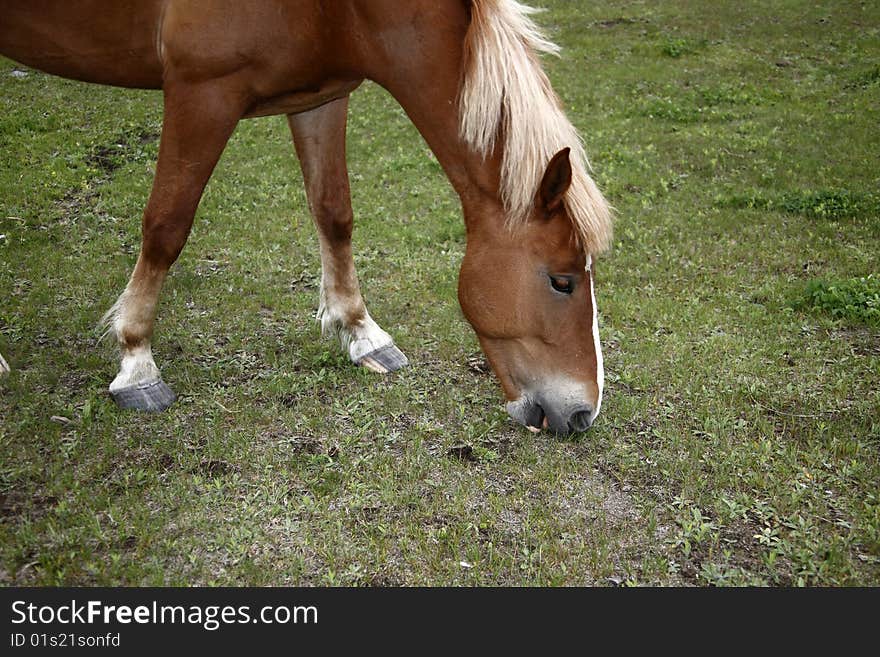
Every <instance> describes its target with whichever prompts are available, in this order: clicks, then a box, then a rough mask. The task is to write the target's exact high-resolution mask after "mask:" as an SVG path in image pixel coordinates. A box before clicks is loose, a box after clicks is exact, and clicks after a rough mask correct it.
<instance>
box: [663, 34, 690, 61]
mask: <svg viewBox="0 0 880 657" xmlns="http://www.w3.org/2000/svg"><path fill="white" fill-rule="evenodd" d="M694 50H695V48H694V44H693V43H692V42H691V41H690V40H688V39H675V38H673V37H666V38H665V39H664V40H663V42H662V43H661V44H660V52H662V53H663V54H664V55H666V56H667V57H672V58H674V59H677V58H679V57H681V56H682V55H688V54H690V53H692V52H694Z"/></svg>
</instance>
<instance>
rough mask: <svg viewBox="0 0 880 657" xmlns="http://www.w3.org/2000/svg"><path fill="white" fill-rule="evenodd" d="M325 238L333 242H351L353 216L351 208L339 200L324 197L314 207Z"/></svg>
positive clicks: (314, 212)
mask: <svg viewBox="0 0 880 657" xmlns="http://www.w3.org/2000/svg"><path fill="white" fill-rule="evenodd" d="M312 213H313V214H314V215H315V220H316V221H317V223H318V226H319V227H320V229H321V232H322V233H323V234H324V236H325V237H326V238H327V239H328V240H329V241H331V242H350V241H351V232H352V224H353V223H354V222H353V216H352V211H351V206H350V205H348V204H347V203H345V202H343V201H341V200H340V199H339V198H331V197H324V198H322V199H321V200H320V201H318V202H317V203H315V204H314V205H313V207H312Z"/></svg>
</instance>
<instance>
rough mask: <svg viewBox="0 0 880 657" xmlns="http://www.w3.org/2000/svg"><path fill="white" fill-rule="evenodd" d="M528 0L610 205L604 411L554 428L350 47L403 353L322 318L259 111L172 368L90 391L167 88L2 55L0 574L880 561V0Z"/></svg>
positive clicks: (302, 222)
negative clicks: (392, 365)
mask: <svg viewBox="0 0 880 657" xmlns="http://www.w3.org/2000/svg"><path fill="white" fill-rule="evenodd" d="M544 4H545V5H546V6H547V7H548V11H547V12H546V13H544V14H542V15H540V16H539V17H538V21H539V22H540V23H541V24H542V25H544V26H545V27H546V28H547V29H548V31H549V33H550V34H551V35H552V37H553V38H554V39H555V40H557V41H558V42H559V43H560V44H561V45H562V46H563V47H564V51H563V56H562V58H561V59H558V60H557V59H548V60H546V66H547V70H548V72H549V74H550V76H551V79H552V80H553V83H554V85H555V87H556V89H557V91H558V92H559V94H560V95H561V97H562V98H563V100H564V102H565V104H566V106H567V109H568V112H569V115H570V117H571V118H572V120H573V121H574V122H575V124H576V125H577V126H578V127H579V129H580V130H581V131H582V134H583V136H584V139H585V141H586V144H587V149H588V152H589V154H590V156H591V160H592V162H593V165H594V168H595V175H596V177H597V179H598V181H599V182H600V184H601V187H602V188H603V189H604V191H605V192H606V193H607V196H608V197H609V199H610V201H611V202H612V203H613V204H614V206H615V207H616V208H617V216H618V218H617V222H616V240H615V245H614V248H613V251H612V252H611V253H610V254H608V255H607V256H606V257H604V258H602V259H601V260H600V261H599V262H598V265H597V295H598V300H599V308H600V311H601V327H602V342H603V344H604V348H605V358H606V369H607V392H606V397H605V400H604V405H603V411H602V414H601V416H600V417H599V420H598V422H597V424H596V426H595V427H594V428H593V429H592V430H591V431H590V432H589V433H587V434H585V435H583V436H579V437H576V438H574V439H569V440H560V439H557V438H554V437H553V436H551V435H548V434H547V433H542V434H539V435H535V436H533V435H532V434H530V433H528V432H527V431H525V430H524V429H521V428H518V427H516V426H514V425H513V424H512V423H511V422H510V421H509V420H508V419H507V417H506V414H505V413H504V410H503V408H502V398H501V393H500V389H499V387H498V386H497V384H496V382H495V380H494V378H493V377H492V376H491V375H490V374H487V371H486V370H487V368H486V365H485V362H484V360H483V358H482V356H481V355H480V352H479V349H478V345H477V342H476V340H475V337H474V335H473V333H472V331H471V330H470V328H469V327H468V326H467V324H466V323H465V322H464V320H463V319H462V317H461V315H460V311H459V309H458V305H457V301H456V295H455V290H456V279H457V270H458V264H459V262H460V260H461V257H462V254H463V249H464V229H463V225H462V221H461V218H460V210H459V205H458V201H457V198H456V197H455V196H454V194H453V192H452V191H451V189H450V187H449V185H448V183H447V182H446V180H445V178H444V176H443V174H442V172H441V170H440V168H439V166H438V165H437V163H436V161H435V160H434V159H433V158H432V157H431V155H430V153H429V152H428V150H427V148H426V147H425V145H424V143H423V142H422V141H421V138H420V137H419V136H418V134H417V132H416V131H415V130H414V128H413V127H412V125H411V124H410V123H409V121H408V120H407V118H406V117H405V115H404V113H403V112H402V111H401V110H400V108H399V107H398V106H397V105H396V103H395V102H394V101H393V100H392V99H391V98H390V97H389V96H388V95H387V94H386V93H385V92H384V91H383V90H381V89H380V88H378V87H376V86H375V85H371V84H366V85H364V87H363V88H361V89H360V90H359V91H357V92H356V93H355V94H354V96H353V102H352V110H351V118H350V125H349V150H350V157H349V162H350V170H351V175H352V184H353V194H354V205H355V213H356V217H357V224H356V233H355V246H356V261H357V265H358V267H359V271H360V274H361V280H362V286H363V289H364V294H365V297H366V299H367V303H368V306H369V308H370V310H371V312H372V314H373V316H374V317H376V319H377V320H378V321H379V322H380V323H381V324H382V325H383V327H384V328H385V329H386V330H388V331H389V332H390V333H392V334H393V335H394V336H395V338H396V340H397V343H398V344H399V345H400V346H401V348H402V349H403V350H404V351H405V352H406V353H407V355H408V356H409V358H410V360H411V363H412V365H411V367H409V368H408V369H406V370H405V371H403V372H401V373H399V374H397V375H394V376H391V377H388V378H384V379H383V378H377V377H376V376H375V375H373V374H371V373H370V372H367V371H364V370H362V369H357V368H354V367H352V366H351V365H350V364H349V363H348V362H347V360H346V358H344V357H343V356H342V354H341V352H340V351H339V349H338V348H337V347H336V345H335V344H333V343H332V342H330V341H329V340H326V339H321V337H320V334H319V329H318V326H317V325H316V323H315V322H314V321H313V315H314V313H315V310H316V305H317V284H318V280H319V260H318V249H317V241H316V238H315V234H314V231H313V228H312V226H311V220H310V218H309V215H308V212H307V208H306V202H305V197H304V193H303V190H302V184H301V178H300V174H299V169H298V165H297V163H296V161H295V157H294V154H293V149H292V147H291V145H290V141H289V135H288V133H287V128H286V125H285V122H284V120H283V119H281V118H278V117H275V118H269V119H259V120H253V121H247V122H243V123H242V124H241V125H240V127H239V129H238V131H237V132H236V134H235V136H234V138H233V139H232V142H231V143H230V145H229V147H228V149H227V150H226V153H225V155H224V157H223V159H222V161H221V163H220V165H219V167H218V169H217V171H216V173H215V175H214V177H213V179H212V182H211V184H210V185H209V188H208V191H207V194H206V196H205V198H204V200H203V202H202V205H201V208H200V210H199V214H198V217H197V219H196V222H195V228H194V231H193V234H192V236H191V238H190V240H189V244H188V246H187V248H186V250H185V251H184V253H183V256H182V257H181V259H180V261H179V262H178V264H177V265H176V266H175V268H174V269H173V274H172V276H171V277H170V279H169V281H168V283H167V285H166V288H165V292H164V295H163V298H162V302H161V306H160V310H159V318H158V325H157V334H156V339H155V343H154V348H155V352H156V357H157V362H158V363H159V365H160V367H161V368H162V370H163V374H164V377H165V380H166V381H167V382H169V384H171V385H172V386H173V387H174V388H175V389H176V391H177V392H178V393H179V394H180V400H179V401H178V403H177V404H176V405H175V406H174V407H173V409H172V410H170V411H169V412H167V413H165V414H161V415H139V414H132V413H128V412H120V411H119V410H117V409H116V407H115V406H114V405H113V403H112V402H111V400H110V399H109V397H108V395H107V392H106V388H107V385H108V384H109V382H110V380H111V379H112V378H113V376H114V374H115V371H116V355H115V351H114V348H113V347H112V345H110V344H108V343H103V342H99V340H98V331H97V330H96V328H95V327H96V325H97V323H98V320H99V319H100V317H101V315H102V314H103V312H104V311H105V310H106V309H107V308H108V307H109V306H110V305H111V304H112V302H113V301H114V299H115V298H116V296H117V295H118V294H119V292H120V291H121V290H122V288H123V286H124V284H125V281H126V279H127V277H128V274H129V272H130V270H131V268H132V266H133V264H134V261H135V258H136V255H137V250H138V246H139V239H140V238H139V223H140V214H141V209H142V206H143V204H144V202H145V199H146V196H147V193H148V190H149V186H150V182H151V176H152V171H153V166H154V163H155V157H156V152H157V137H158V134H159V130H160V125H161V124H160V121H161V115H160V107H161V96H160V94H159V93H155V92H139V91H129V90H119V89H111V88H102V87H95V86H90V85H85V84H80V83H76V82H70V81H65V80H60V79H57V78H53V77H50V76H46V75H43V74H40V73H38V72H34V71H26V73H27V74H26V75H23V76H22V75H19V74H15V75H13V71H15V70H21V69H17V68H16V67H15V66H14V64H13V63H12V62H10V61H8V60H3V61H0V353H2V354H3V355H4V356H5V357H6V358H7V360H8V361H9V363H10V365H11V367H12V373H11V375H9V376H8V377H6V378H5V379H3V380H2V381H0V583H3V584H19V585H54V584H64V585H93V584H104V585H140V584H168V585H189V584H211V585H213V584H230V585H243V584H252V585H267V584H292V585H312V584H314V585H398V584H406V585H410V584H426V585H459V584H462V585H490V584H495V585H592V584H599V585H604V584H619V583H623V584H634V585H637V584H659V585H678V584H696V585H705V584H718V585H742V584H759V585H853V584H855V585H877V584H880V492H878V481H880V452H878V450H880V392H878V390H880V322H878V321H877V316H876V314H875V313H873V312H872V308H873V309H876V308H878V304H880V291H878V279H877V276H878V275H880V271H878V270H880V267H878V259H880V158H878V155H880V131H878V125H880V5H878V4H877V3H874V2H858V1H853V0H845V1H839V0H835V1H834V2H831V1H829V0H826V1H824V2H806V1H800V0H790V1H788V2H779V3H765V2H754V1H749V2H718V3H711V6H710V5H709V4H708V3H704V2H688V1H684V0H677V1H671V0H669V1H664V2H656V1H647V0H646V1H641V2H630V1H628V2H623V1H616V0H615V1H610V2H603V3H579V2H578V3H573V2H564V1H562V0H546V1H545V2H544ZM818 281H821V282H818ZM817 290H818V292H817ZM823 290H824V292H823ZM829 290H831V292H828V291H829ZM820 293H821V294H820ZM820 297H821V298H820ZM53 417H54V418H55V419H53Z"/></svg>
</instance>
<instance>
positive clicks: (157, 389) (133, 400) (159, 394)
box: [110, 379, 177, 412]
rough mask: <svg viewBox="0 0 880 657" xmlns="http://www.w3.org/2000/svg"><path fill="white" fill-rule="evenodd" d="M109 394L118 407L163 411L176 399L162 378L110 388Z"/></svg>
mask: <svg viewBox="0 0 880 657" xmlns="http://www.w3.org/2000/svg"><path fill="white" fill-rule="evenodd" d="M110 396H111V397H113V401H115V402H116V405H117V406H119V408H125V409H132V410H136V411H151V412H158V411H164V410H165V409H166V408H168V407H169V406H171V404H173V403H174V400H175V399H177V395H175V394H174V391H173V390H172V389H171V388H169V387H168V386H167V385H166V384H165V382H164V381H162V379H156V380H155V381H147V382H146V383H138V384H136V385H133V386H128V387H126V388H120V389H119V390H111V391H110Z"/></svg>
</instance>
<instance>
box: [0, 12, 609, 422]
mask: <svg viewBox="0 0 880 657" xmlns="http://www.w3.org/2000/svg"><path fill="white" fill-rule="evenodd" d="M531 12H532V10H531V9H529V8H528V7H525V6H523V5H521V4H518V3H517V2H513V1H512V0H411V1H409V2H398V1H397V0H339V1H338V2H324V1H322V0H250V1H248V2H237V1H236V0H82V1H80V2H68V1H67V0H29V1H28V2H17V1H12V0H0V52H2V53H3V54H5V55H8V56H9V57H11V58H13V59H15V60H17V61H19V62H22V63H24V64H27V65H30V66H33V67H36V68H38V69H41V70H43V71H46V72H49V73H53V74H56V75H61V76H64V77H68V78H74V79H78V80H84V81H88V82H96V83H100V84H110V85H119V86H126V87H140V88H149V89H162V91H163V92H164V123H163V128H162V138H161V143H160V148H159V158H158V162H157V165H156V175H155V179H154V182H153V189H152V192H151V194H150V198H149V201H148V203H147V206H146V209H145V211H144V215H143V221H142V233H143V241H142V246H141V251H140V255H139V257H138V260H137V264H136V265H135V268H134V272H133V273H132V275H131V279H130V280H129V283H128V285H127V286H126V288H125V290H124V291H123V292H122V294H121V296H120V297H119V300H118V301H117V302H116V304H115V305H114V306H113V308H112V309H111V310H110V311H109V312H108V314H107V322H108V329H109V330H110V331H111V332H112V333H113V334H114V335H115V336H116V339H117V341H118V343H119V347H120V350H121V366H120V371H119V374H118V375H117V376H116V378H115V379H114V381H113V382H112V383H111V384H110V392H111V394H112V395H113V397H114V399H115V400H116V402H117V403H118V404H119V405H120V406H122V407H124V408H136V409H142V410H162V409H164V408H167V407H168V406H169V405H170V404H171V403H172V402H173V400H174V393H173V392H172V391H171V389H170V388H169V387H168V386H167V385H166V384H165V383H164V382H163V381H162V379H161V378H160V375H159V370H158V368H157V367H156V364H155V362H154V360H153V356H152V352H151V347H150V344H151V338H152V335H153V325H154V319H155V314H156V305H157V302H158V298H159V292H160V289H161V287H162V283H163V281H164V280H165V277H166V275H167V273H168V270H169V267H171V265H172V264H173V263H174V261H175V260H176V259H177V257H178V255H179V254H180V252H181V249H183V246H184V243H185V242H186V239H187V236H188V235H189V232H190V227H191V226H192V221H193V216H194V214H195V211H196V207H197V206H198V204H199V200H200V198H201V195H202V191H203V190H204V187H205V185H206V184H207V182H208V178H209V177H210V175H211V172H212V171H213V169H214V166H215V164H216V163H217V160H218V159H219V157H220V154H221V152H222V151H223V148H224V146H225V145H226V142H227V140H228V139H229V137H230V135H231V134H232V131H233V130H234V128H235V126H236V124H237V123H238V121H239V120H240V119H242V118H246V117H257V116H267V115H274V114H286V115H287V117H288V122H289V124H290V129H291V132H292V134H293V141H294V144H295V147H296V152H297V154H298V156H299V159H300V162H301V164H302V171H303V177H304V180H305V184H306V192H307V196H308V200H309V204H310V207H311V210H312V214H313V215H314V219H315V223H316V225H317V228H318V233H319V237H320V245H321V264H322V277H321V293H320V294H321V300H320V310H319V316H320V318H321V323H322V327H323V329H324V330H325V331H334V332H336V333H338V335H339V336H340V337H341V340H342V343H343V347H344V348H345V349H347V351H348V354H349V356H350V358H351V360H352V361H353V362H355V363H357V364H361V365H363V366H366V367H368V368H370V369H373V370H376V371H378V372H389V371H393V370H395V369H397V368H399V367H402V366H403V365H405V364H406V363H407V360H406V357H405V356H404V355H403V354H402V353H401V352H400V351H399V350H398V349H397V347H396V346H395V345H394V342H393V340H392V339H391V337H390V336H389V335H388V334H387V333H386V332H385V331H383V330H382V329H381V328H380V327H379V326H378V324H376V322H375V321H373V319H372V317H370V314H369V313H368V312H367V309H366V306H365V305H364V301H363V299H362V297H361V293H360V289H359V285H358V280H357V276H356V274H355V270H354V263H353V260H352V251H351V232H352V209H351V203H350V199H349V182H348V174H347V171H346V163H345V124H346V116H347V109H348V96H349V94H350V93H351V92H352V91H353V90H354V89H355V88H356V87H357V86H358V85H359V84H360V83H361V82H362V81H363V80H364V79H370V80H374V81H375V82H377V83H378V84H380V85H382V86H383V87H385V88H386V89H387V90H388V91H389V92H390V93H391V94H392V95H393V96H394V97H395V98H396V100H397V101H398V102H399V103H400V104H401V106H402V107H403V108H404V110H405V111H406V112H407V114H408V115H409V117H410V119H411V120H412V121H413V123H414V124H415V126H416V127H417V128H418V130H419V131H420V132H421V134H422V136H423V137H424V138H425V140H426V141H427V143H428V145H429V146H430V148H431V149H432V150H433V152H434V154H435V155H436V157H437V159H438V161H439V162H440V164H441V166H442V167H443V170H444V171H445V173H446V175H447V177H448V178H449V180H450V182H451V183H452V185H453V187H454V188H455V190H456V192H457V193H458V195H459V196H460V198H461V203H462V208H463V213H464V221H465V225H466V229H467V250H466V253H465V256H464V261H463V263H462V266H461V273H460V278H459V288H458V294H459V301H460V303H461V308H462V311H463V312H464V315H465V317H466V318H467V319H468V321H469V322H470V323H471V325H472V326H473V328H474V330H475V331H476V333H477V336H478V337H479V340H480V343H481V345H482V347H483V350H484V351H485V353H486V356H487V357H488V360H489V362H490V364H491V366H492V368H493V370H494V371H495V373H496V375H497V376H498V378H499V379H500V381H501V385H502V387H503V389H504V393H505V395H506V397H507V399H508V401H509V403H508V406H507V408H508V412H509V413H510V415H511V416H512V417H513V418H514V419H516V420H517V421H519V422H521V423H522V424H524V425H526V426H529V427H531V428H533V429H538V428H540V427H542V426H544V427H549V428H550V429H552V430H553V431H555V432H558V433H569V432H571V431H583V430H585V429H587V428H588V427H589V426H590V425H591V424H592V422H593V420H594V419H595V417H596V415H597V414H598V412H599V406H600V404H601V399H602V384H603V367H602V354H601V349H600V346H599V338H598V328H597V323H596V303H595V296H594V294H593V272H592V269H591V264H592V256H593V255H594V254H596V253H597V252H600V251H602V250H603V249H605V248H606V247H607V245H608V243H609V240H610V232H611V227H610V217H609V211H608V207H607V205H606V203H605V201H604V199H603V198H602V195H601V193H600V192H599V190H598V189H597V188H596V186H595V184H594V183H593V181H592V180H591V179H590V177H589V175H588V174H587V166H588V165H587V161H586V157H585V155H584V152H583V148H582V146H581V142H580V140H579V138H578V135H577V134H576V132H575V130H574V128H573V127H572V125H571V123H570V122H569V121H568V120H567V119H566V117H565V115H564V114H563V112H562V110H561V109H560V104H559V101H558V99H557V98H556V96H555V94H554V92H553V90H552V89H551V86H550V83H549V81H548V79H547V77H546V75H545V74H544V72H543V71H542V69H541V66H540V63H539V60H538V58H537V53H538V52H542V51H543V52H555V51H556V47H555V46H554V45H553V44H552V43H550V42H549V41H547V40H546V39H545V38H544V37H543V36H542V35H541V33H540V32H539V30H538V29H537V27H536V25H535V23H534V22H533V21H532V20H531V19H530V17H529V14H530V13H531Z"/></svg>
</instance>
